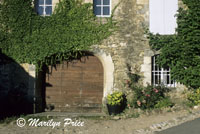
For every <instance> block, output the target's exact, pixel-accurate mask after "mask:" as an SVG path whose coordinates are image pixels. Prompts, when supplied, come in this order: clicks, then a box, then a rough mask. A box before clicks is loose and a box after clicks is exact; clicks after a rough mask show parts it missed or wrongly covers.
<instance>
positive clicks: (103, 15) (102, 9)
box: [93, 0, 112, 17]
mask: <svg viewBox="0 0 200 134" xmlns="http://www.w3.org/2000/svg"><path fill="white" fill-rule="evenodd" d="M94 1H95V0H93V12H94V10H95V6H96V7H101V15H96V14H95V16H96V17H110V16H111V12H112V9H111V5H112V0H109V1H110V4H109V5H103V0H101V3H102V4H101V5H97V4H96V5H94ZM103 7H110V11H109V15H103Z"/></svg>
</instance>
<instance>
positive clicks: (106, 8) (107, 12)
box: [103, 7, 110, 15]
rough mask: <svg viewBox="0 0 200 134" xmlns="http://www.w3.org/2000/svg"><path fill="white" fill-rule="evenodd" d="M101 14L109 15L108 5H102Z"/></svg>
mask: <svg viewBox="0 0 200 134" xmlns="http://www.w3.org/2000/svg"><path fill="white" fill-rule="evenodd" d="M103 15H110V7H103Z"/></svg>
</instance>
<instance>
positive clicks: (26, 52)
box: [0, 0, 116, 67]
mask: <svg viewBox="0 0 200 134" xmlns="http://www.w3.org/2000/svg"><path fill="white" fill-rule="evenodd" d="M105 20H106V22H104V23H100V22H99V21H98V20H97V18H96V17H95V15H94V14H93V10H92V4H89V3H82V2H81V0H62V1H60V2H59V3H58V5H57V6H56V8H55V10H54V12H53V14H52V15H51V16H46V17H43V16H39V15H37V13H36V11H35V9H34V2H33V1H32V0H4V1H3V2H1V3H0V49H1V51H2V53H4V54H6V55H7V56H9V57H11V58H13V59H14V60H16V61H17V62H18V63H31V64H35V65H36V66H37V67H40V66H42V65H43V64H46V65H50V64H54V63H55V62H56V61H62V60H64V59H65V60H68V59H69V58H70V57H75V56H76V55H77V54H80V53H81V51H85V50H88V49H89V48H90V46H91V45H94V44H98V43H99V42H100V41H102V40H103V39H105V38H107V37H108V36H110V35H111V34H112V32H113V31H114V29H115V28H114V27H115V24H116V23H115V22H113V20H112V17H110V18H107V19H105Z"/></svg>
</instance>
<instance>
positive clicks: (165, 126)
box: [133, 111, 200, 134]
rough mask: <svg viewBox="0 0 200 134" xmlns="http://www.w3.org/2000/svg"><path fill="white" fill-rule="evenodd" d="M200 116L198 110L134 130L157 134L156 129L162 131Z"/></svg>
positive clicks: (136, 133)
mask: <svg viewBox="0 0 200 134" xmlns="http://www.w3.org/2000/svg"><path fill="white" fill-rule="evenodd" d="M199 117H200V111H196V112H193V113H190V114H187V115H185V116H182V117H177V118H174V119H172V120H169V121H164V122H160V123H158V124H153V125H151V126H150V127H148V128H144V129H138V130H135V131H134V132H133V134H155V132H156V131H162V130H165V129H168V128H171V127H174V126H177V125H180V124H182V123H185V122H187V121H191V120H194V119H196V118H199Z"/></svg>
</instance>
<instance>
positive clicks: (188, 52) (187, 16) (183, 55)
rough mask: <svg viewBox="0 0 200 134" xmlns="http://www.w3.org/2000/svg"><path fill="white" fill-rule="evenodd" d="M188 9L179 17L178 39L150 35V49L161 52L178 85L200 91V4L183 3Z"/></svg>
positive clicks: (196, 1) (196, 0)
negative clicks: (179, 83)
mask: <svg viewBox="0 0 200 134" xmlns="http://www.w3.org/2000/svg"><path fill="white" fill-rule="evenodd" d="M182 1H183V3H184V4H185V6H186V8H184V9H183V8H180V9H179V10H178V14H177V24H178V27H177V29H176V34H175V35H158V34H157V35H153V34H151V33H150V34H149V39H150V45H151V47H152V48H153V49H155V50H159V51H160V58H159V63H160V64H161V65H162V66H169V67H170V68H171V75H172V77H173V78H174V79H176V81H178V82H181V83H183V84H184V85H186V86H188V87H191V88H195V89H197V88H198V87H200V1H199V0H182Z"/></svg>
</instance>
